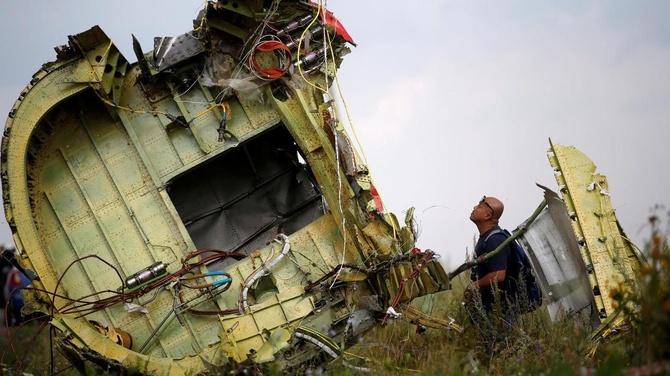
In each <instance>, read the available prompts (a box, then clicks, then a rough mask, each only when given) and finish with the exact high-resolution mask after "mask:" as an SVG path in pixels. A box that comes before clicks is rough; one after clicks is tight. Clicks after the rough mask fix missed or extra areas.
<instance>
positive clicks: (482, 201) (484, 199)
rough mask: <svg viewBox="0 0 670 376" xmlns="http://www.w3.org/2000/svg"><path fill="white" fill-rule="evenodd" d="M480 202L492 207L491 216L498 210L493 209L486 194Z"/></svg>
mask: <svg viewBox="0 0 670 376" xmlns="http://www.w3.org/2000/svg"><path fill="white" fill-rule="evenodd" d="M479 203H480V204H484V205H486V206H488V207H489V209H491V216H493V214H495V212H496V211H495V210H493V208H492V207H491V205H489V203H488V202H486V196H483V197H482V199H481V200H480V201H479Z"/></svg>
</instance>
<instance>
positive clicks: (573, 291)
mask: <svg viewBox="0 0 670 376" xmlns="http://www.w3.org/2000/svg"><path fill="white" fill-rule="evenodd" d="M538 186H540V185H538ZM540 187H541V188H542V189H544V195H545V199H546V201H547V207H546V208H545V209H544V210H543V211H542V213H540V215H539V216H538V217H537V219H535V221H534V222H533V224H532V225H531V226H530V227H529V228H528V229H527V230H526V232H525V233H524V234H523V235H522V236H521V237H519V239H518V241H519V244H520V245H521V247H522V248H523V249H524V251H525V252H526V254H527V255H528V256H529V258H530V261H531V264H532V265H533V269H534V270H535V274H536V276H537V278H538V281H539V284H540V287H541V289H542V292H543V295H544V299H545V301H546V304H547V309H548V311H549V315H550V317H551V320H552V321H554V322H556V321H558V320H560V319H562V318H564V317H566V316H570V317H572V316H577V317H578V318H580V319H581V324H583V325H584V326H592V327H593V326H597V324H598V323H599V318H598V312H597V309H596V305H595V301H594V300H593V293H592V291H591V287H590V283H589V279H588V274H587V270H586V266H585V265H584V261H583V260H582V256H581V254H580V252H579V245H578V244H577V240H576V238H575V235H574V233H573V231H572V227H571V225H570V219H569V217H568V213H567V210H566V208H565V204H564V203H563V201H562V200H561V199H560V198H559V197H558V195H557V194H556V193H555V192H553V191H551V190H550V189H548V188H546V187H543V186H540ZM578 322H579V320H578Z"/></svg>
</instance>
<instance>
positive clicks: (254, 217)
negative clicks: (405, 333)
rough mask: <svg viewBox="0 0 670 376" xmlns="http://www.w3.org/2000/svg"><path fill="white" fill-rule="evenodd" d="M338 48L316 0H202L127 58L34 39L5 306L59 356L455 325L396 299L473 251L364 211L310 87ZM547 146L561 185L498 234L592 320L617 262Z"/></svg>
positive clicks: (114, 362) (307, 356) (604, 303)
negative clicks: (43, 46)
mask: <svg viewBox="0 0 670 376" xmlns="http://www.w3.org/2000/svg"><path fill="white" fill-rule="evenodd" d="M348 45H353V40H352V38H351V36H349V34H348V33H347V32H346V30H345V28H344V27H343V26H342V24H341V23H339V21H338V20H337V19H336V18H335V17H334V16H333V14H332V13H330V12H328V11H327V10H325V9H324V8H323V7H322V6H321V4H320V3H318V4H317V3H311V2H305V1H295V0H294V1H288V0H285V1H253V0H249V1H223V0H222V1H210V2H208V3H207V4H206V7H205V9H204V10H203V11H202V12H201V13H200V15H199V16H198V18H197V19H196V20H194V29H193V30H192V31H189V32H187V33H185V34H183V35H180V36H177V37H165V38H156V39H155V45H154V50H153V52H149V53H145V52H143V50H142V47H141V46H140V45H139V43H138V42H137V40H134V43H133V47H134V52H135V55H136V58H137V62H135V63H129V62H128V60H127V59H126V58H125V57H124V56H122V55H121V54H120V53H119V51H118V50H117V48H116V47H115V46H114V44H113V43H112V42H111V40H110V39H109V38H108V37H107V36H106V35H105V34H104V32H103V31H102V30H101V29H100V28H99V27H97V26H96V27H93V28H92V29H90V30H88V31H86V32H83V33H81V34H77V35H73V36H70V37H69V43H68V45H67V46H61V47H57V48H56V52H57V59H56V61H54V62H49V63H46V64H44V66H43V67H42V68H41V69H40V70H39V71H38V72H37V73H35V75H34V76H33V79H32V80H31V82H30V84H29V85H28V86H27V87H26V89H25V90H24V91H23V92H22V93H21V94H20V96H19V99H18V100H17V101H16V103H15V105H14V107H13V108H12V110H11V112H10V114H9V118H8V120H7V122H6V125H5V132H4V136H3V139H2V150H1V151H2V164H1V168H2V188H3V200H4V209H5V213H6V216H7V221H8V223H9V226H10V228H11V230H12V233H13V238H14V241H15V243H16V246H17V250H18V254H17V255H16V257H17V260H16V261H18V262H17V263H18V264H20V266H21V267H22V268H23V269H25V272H26V273H27V274H28V275H30V277H31V279H32V280H33V281H32V287H31V288H30V289H27V290H26V291H24V296H25V299H26V301H27V307H26V311H33V312H41V313H43V314H46V316H45V317H46V318H47V319H48V320H49V322H50V325H51V326H52V328H54V333H55V339H54V341H55V342H56V344H57V345H58V346H59V347H60V348H61V349H62V351H63V352H64V353H65V354H67V355H68V357H69V358H70V359H71V360H72V361H73V364H81V363H82V362H81V361H82V360H89V361H92V362H94V363H96V364H99V365H102V366H103V367H104V368H105V369H113V370H118V371H126V370H136V371H139V372H141V373H147V374H174V375H182V374H195V373H201V372H207V371H221V370H225V369H234V368H239V367H262V365H263V364H265V363H268V362H276V365H277V366H278V367H279V369H283V370H286V371H292V372H301V371H304V370H306V369H308V368H310V367H314V366H319V365H322V364H326V363H328V362H332V361H338V362H342V363H343V364H345V365H346V366H349V367H353V368H356V369H359V370H364V368H363V367H361V366H360V365H358V360H357V359H349V358H348V357H347V355H346V354H345V353H344V350H345V349H346V348H347V347H349V346H352V345H353V344H355V343H357V340H358V339H359V338H360V337H361V336H362V335H364V334H365V333H366V332H367V331H368V330H370V329H371V328H372V327H374V326H376V325H380V324H382V325H383V324H385V323H386V322H387V320H388V319H389V318H397V317H402V318H405V319H411V320H414V321H416V322H421V323H423V324H425V325H428V326H432V327H438V328H451V329H455V330H460V327H459V326H458V325H457V324H455V323H453V322H450V321H444V320H439V319H436V318H433V317H430V316H428V315H426V314H424V313H422V312H420V311H418V310H416V309H414V308H413V307H411V306H410V305H409V304H408V303H409V302H411V301H412V300H413V299H415V298H417V297H420V296H424V295H427V294H432V293H435V292H438V291H442V290H446V289H449V287H450V285H449V280H450V278H453V277H454V276H455V275H457V274H458V273H460V272H462V271H463V270H466V269H467V268H468V267H471V266H472V265H474V263H476V262H477V260H474V261H470V262H468V263H466V264H464V265H462V266H461V267H459V268H458V269H457V270H455V271H453V272H451V273H449V274H447V273H445V271H444V269H443V267H442V266H441V264H440V263H439V262H437V260H436V255H435V254H434V253H433V252H432V251H430V250H426V251H425V252H424V251H420V250H418V249H416V248H415V247H414V245H415V236H416V234H415V231H414V226H413V218H412V212H413V211H412V210H409V211H408V214H407V216H406V218H405V220H404V224H401V223H399V221H398V220H397V219H396V217H395V216H394V215H393V214H391V213H387V212H385V210H384V208H383V204H382V202H381V200H380V198H379V196H378V195H377V193H376V189H375V187H374V184H373V182H372V178H371V176H370V174H369V172H368V169H367V167H366V166H365V165H364V164H363V163H361V159H360V158H359V156H358V155H357V152H356V149H355V148H354V147H353V146H352V144H351V142H350V140H349V138H348V136H347V135H346V132H345V130H344V128H343V127H342V125H341V123H340V122H339V121H338V115H337V110H336V108H335V106H336V102H335V101H334V100H333V98H332V96H331V95H330V94H329V90H330V86H331V84H332V83H333V80H334V78H335V72H336V69H337V68H338V67H339V66H340V63H341V62H342V57H343V56H344V55H346V54H347V53H349V52H350V50H349V47H348ZM549 154H550V161H551V164H552V166H553V167H554V168H555V169H556V171H557V180H558V182H559V186H560V190H561V193H562V195H563V199H562V200H561V199H559V198H558V196H557V195H556V194H554V193H553V192H551V191H549V190H545V197H546V200H545V201H543V202H542V203H541V205H540V206H539V207H538V211H537V212H536V213H535V214H534V215H533V216H532V217H531V218H530V219H529V220H528V221H527V222H526V223H524V224H523V225H522V226H520V227H519V229H518V231H517V232H516V233H515V235H517V236H519V239H520V240H521V243H522V244H523V246H524V248H525V249H526V251H527V252H528V253H529V255H530V256H531V259H532V261H533V265H534V267H535V271H536V273H537V274H538V276H539V277H540V278H539V279H540V281H541V282H542V288H543V290H544V292H545V298H546V302H547V304H548V307H549V312H550V314H551V315H552V318H553V319H558V318H559V317H561V315H563V314H564V313H565V312H570V313H579V314H580V315H581V316H583V317H584V318H586V321H589V322H590V323H591V324H592V325H595V324H598V323H599V322H600V321H601V320H603V325H602V326H601V329H600V330H599V331H598V333H601V334H602V333H603V331H605V330H606V327H608V325H609V326H612V325H615V321H616V320H615V319H616V318H617V316H616V315H614V314H613V311H612V306H611V302H610V301H609V300H608V298H607V297H605V296H603V295H600V294H599V293H598V291H600V290H602V291H607V290H606V289H607V287H608V286H610V285H613V284H615V283H617V282H618V281H620V280H621V279H625V280H631V278H632V276H631V269H632V268H634V267H636V265H637V259H636V258H635V254H634V253H633V251H632V249H631V247H630V245H629V244H628V243H627V242H625V241H624V240H623V239H625V238H624V237H623V236H622V233H621V231H620V229H619V227H618V226H617V222H616V218H615V217H614V211H613V210H612V209H611V206H610V203H609V196H608V194H607V192H606V186H607V183H606V181H605V178H604V177H603V176H601V175H594V174H593V172H594V171H595V166H593V164H592V163H591V162H590V160H588V158H586V157H585V156H584V155H583V154H581V153H580V152H578V151H577V150H575V149H574V148H569V147H562V146H560V145H552V147H551V149H550V153H549ZM594 210H595V212H597V213H599V215H598V216H593V214H592V213H593V212H594ZM535 218H538V220H537V221H533V220H535ZM571 219H572V220H571ZM531 222H532V226H530V224H531ZM557 253H561V255H560V256H561V257H557V256H556V254H557ZM613 260H614V261H613ZM558 270H560V271H558ZM566 286H569V287H570V288H569V289H566ZM603 328H604V329H603Z"/></svg>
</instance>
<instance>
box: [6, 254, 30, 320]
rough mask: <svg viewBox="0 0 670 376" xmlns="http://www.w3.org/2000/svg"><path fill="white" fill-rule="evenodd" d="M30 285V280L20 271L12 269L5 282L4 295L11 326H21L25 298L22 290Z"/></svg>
mask: <svg viewBox="0 0 670 376" xmlns="http://www.w3.org/2000/svg"><path fill="white" fill-rule="evenodd" d="M28 285H30V279H28V277H26V276H25V275H24V274H23V273H21V272H20V271H19V269H17V268H15V267H12V269H11V270H10V271H9V273H8V274H7V279H6V280H5V285H4V291H3V295H4V296H5V300H6V301H7V305H6V306H7V310H6V312H5V315H7V318H6V320H7V321H6V322H7V324H8V325H9V326H12V325H19V324H21V309H22V308H23V296H22V295H21V289H23V288H24V287H27V286H28Z"/></svg>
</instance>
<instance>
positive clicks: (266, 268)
mask: <svg viewBox="0 0 670 376" xmlns="http://www.w3.org/2000/svg"><path fill="white" fill-rule="evenodd" d="M277 238H281V240H282V242H283V243H284V245H283V246H282V250H281V253H280V254H279V255H278V256H277V258H276V259H274V260H272V261H270V262H269V263H268V264H267V265H265V266H264V267H262V268H259V269H258V270H257V271H256V273H255V274H254V275H253V276H252V277H251V278H250V279H249V281H248V282H247V284H246V285H244V289H243V290H242V312H246V310H247V308H249V305H248V304H247V294H248V292H249V288H250V287H251V286H253V284H254V283H255V282H256V281H257V280H258V279H259V278H261V277H263V276H264V275H266V274H268V272H269V271H270V269H272V268H274V266H275V265H277V263H278V262H279V261H281V259H282V258H284V256H285V255H286V253H288V251H289V249H291V243H290V242H289V239H288V236H286V235H284V234H279V235H277Z"/></svg>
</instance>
